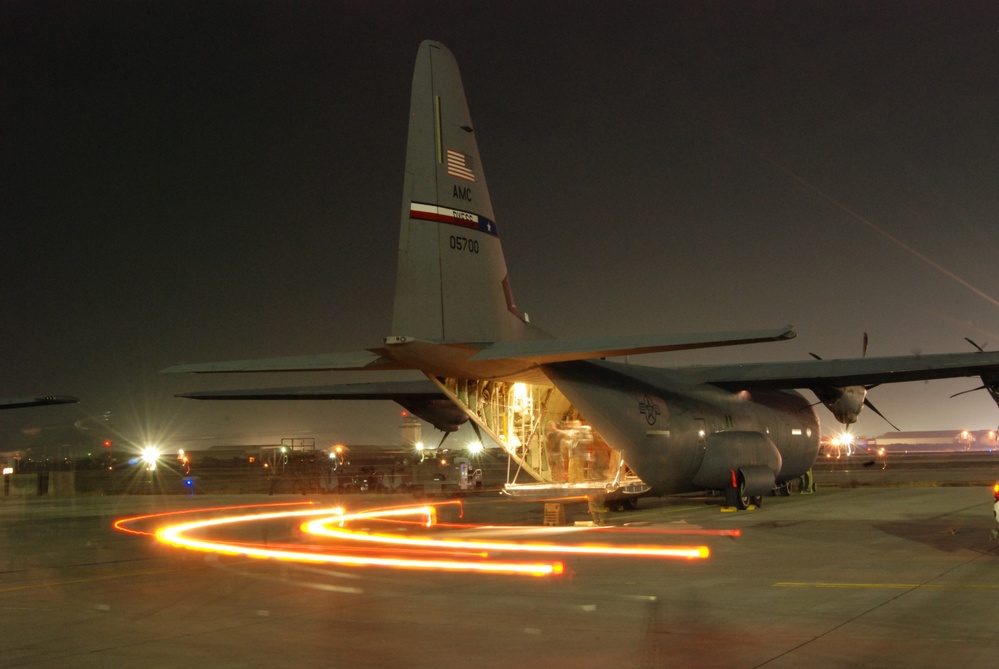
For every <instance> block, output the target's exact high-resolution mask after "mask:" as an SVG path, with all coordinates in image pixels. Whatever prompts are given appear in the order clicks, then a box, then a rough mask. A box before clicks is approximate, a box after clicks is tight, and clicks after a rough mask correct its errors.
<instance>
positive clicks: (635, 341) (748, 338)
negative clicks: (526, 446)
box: [470, 325, 796, 365]
mask: <svg viewBox="0 0 999 669" xmlns="http://www.w3.org/2000/svg"><path fill="white" fill-rule="evenodd" d="M795 336H796V333H795V332H794V328H793V327H792V326H790V325H787V326H785V327H783V328H778V329H773V330H746V331H743V332H699V333H688V334H666V335H643V336H630V337H597V338H590V339H531V340H522V341H501V342H496V343H495V344H492V345H491V346H488V347H487V348H485V349H483V350H482V351H480V352H479V353H476V354H475V355H473V356H472V357H471V358H470V359H471V360H476V361H481V360H506V359H518V360H527V361H530V362H533V363H535V364H539V365H542V364H552V363H556V362H568V361H572V360H592V359H594V358H611V357H614V356H622V355H640V354H643V353H662V352H664V351H686V350H690V349H696V348H712V347H716V346H736V345H739V344H757V343H761V342H768V341H781V340H784V339H793V338H794V337H795Z"/></svg>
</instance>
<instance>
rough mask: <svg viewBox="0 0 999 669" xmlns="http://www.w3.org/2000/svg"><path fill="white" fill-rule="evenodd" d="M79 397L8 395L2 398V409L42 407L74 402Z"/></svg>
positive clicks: (0, 403)
mask: <svg viewBox="0 0 999 669" xmlns="http://www.w3.org/2000/svg"><path fill="white" fill-rule="evenodd" d="M79 401H80V400H79V398H77V397H71V396H69V395H48V396H46V397H8V398H2V399H0V409H20V408H22V407H40V406H48V405H50V404H74V403H76V402H79Z"/></svg>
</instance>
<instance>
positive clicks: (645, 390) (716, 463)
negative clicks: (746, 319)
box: [543, 361, 819, 494]
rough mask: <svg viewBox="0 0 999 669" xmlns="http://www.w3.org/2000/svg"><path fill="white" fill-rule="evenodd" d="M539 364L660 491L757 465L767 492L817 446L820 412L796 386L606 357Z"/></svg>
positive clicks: (791, 475) (709, 484) (690, 487)
mask: <svg viewBox="0 0 999 669" xmlns="http://www.w3.org/2000/svg"><path fill="white" fill-rule="evenodd" d="M543 369H544V371H545V373H546V375H547V376H548V378H549V379H550V380H551V382H552V383H553V384H554V385H555V386H556V387H558V389H559V390H560V391H561V392H562V393H563V394H564V395H565V396H566V397H567V398H568V399H569V400H570V401H571V402H572V403H573V405H574V406H575V407H577V408H578V409H579V410H580V412H581V413H582V414H583V415H585V416H586V419H587V421H588V422H589V423H591V424H592V425H593V427H594V429H595V430H597V431H598V432H599V433H600V434H601V435H602V437H603V438H604V439H606V440H607V442H608V443H609V444H611V445H612V446H613V447H614V448H615V449H617V450H619V451H621V452H622V455H623V457H624V459H625V460H626V461H627V463H628V465H629V466H630V467H631V468H632V469H633V470H634V471H635V473H636V474H637V475H638V476H639V477H640V478H641V479H642V480H643V481H644V482H646V483H647V484H649V485H650V486H652V488H653V490H654V491H655V492H657V493H659V494H670V493H679V492H688V491H694V490H703V489H705V488H724V487H726V483H727V481H728V480H729V479H730V477H731V476H732V475H733V473H732V472H733V471H734V472H738V471H740V470H746V471H747V472H749V471H751V470H753V469H756V470H758V471H759V472H762V473H763V474H764V475H765V474H766V471H767V470H768V471H769V472H771V476H772V479H770V481H769V483H760V484H759V485H760V486H762V487H763V488H767V489H769V488H768V486H772V485H773V484H774V483H777V484H779V483H783V482H786V481H790V480H793V479H795V478H797V477H799V476H801V475H802V474H804V473H805V472H807V471H808V470H809V469H810V468H811V466H812V464H813V463H814V461H815V457H816V454H817V453H818V449H819V423H818V418H817V416H816V415H815V412H814V410H813V409H812V408H811V406H810V403H809V402H808V400H807V399H806V398H805V397H803V396H802V395H801V394H800V393H797V392H795V391H765V392H760V391H758V392H755V393H753V394H752V395H750V394H748V393H731V392H729V391H726V390H722V389H720V388H716V387H713V386H707V385H699V386H694V387H689V386H688V387H684V386H683V385H681V384H678V383H676V382H674V380H673V379H671V378H670V375H669V373H668V371H666V370H662V369H658V368H654V367H641V366H634V365H624V364H616V363H609V362H603V361H601V362H575V363H565V364H557V365H546V366H545V367H544V368H543ZM764 478H765V476H764ZM763 492H764V491H763V490H762V489H761V490H757V491H755V494H762V493H763Z"/></svg>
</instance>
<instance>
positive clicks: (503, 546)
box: [302, 519, 709, 559]
mask: <svg viewBox="0 0 999 669" xmlns="http://www.w3.org/2000/svg"><path fill="white" fill-rule="evenodd" d="M331 522H337V521H336V520H333V521H330V520H328V519H320V520H314V521H312V522H309V523H305V524H304V525H303V526H302V529H303V530H304V531H305V532H308V533H310V534H318V535H320V536H326V537H330V538H333V539H347V540H352V541H368V542H372V543H380V544H390V545H395V546H420V547H429V546H433V547H437V548H446V549H449V550H451V549H465V550H496V551H513V552H522V553H550V554H551V553H553V554H568V555H612V556H618V557H657V558H665V557H671V558H687V559H697V558H706V557H708V554H709V551H708V547H707V546H689V547H688V546H609V545H602V544H583V545H578V546H577V545H570V544H548V543H521V542H516V541H480V540H468V539H430V538H426V537H414V538H409V537H401V536H398V535H395V534H379V533H363V534H362V533H359V532H352V531H350V530H344V529H334V528H331V527H328V525H329V524H330V523H331Z"/></svg>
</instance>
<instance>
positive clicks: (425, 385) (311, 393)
mask: <svg viewBox="0 0 999 669" xmlns="http://www.w3.org/2000/svg"><path fill="white" fill-rule="evenodd" d="M177 397H187V398H190V399H195V400H394V401H400V400H407V399H447V396H446V395H445V394H444V393H443V392H441V390H440V388H438V387H437V386H436V385H435V384H434V383H432V382H431V381H428V380H418V381H384V382H376V383H341V384H336V385H332V386H302V387H298V388H256V389H239V390H204V391H197V392H191V393H183V394H181V395H177Z"/></svg>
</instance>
